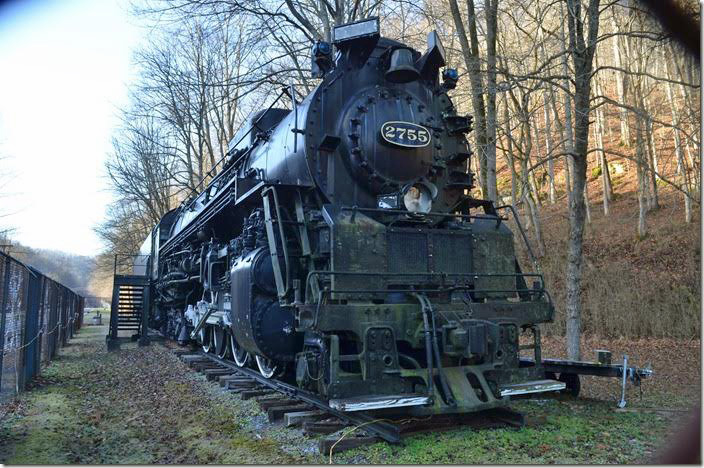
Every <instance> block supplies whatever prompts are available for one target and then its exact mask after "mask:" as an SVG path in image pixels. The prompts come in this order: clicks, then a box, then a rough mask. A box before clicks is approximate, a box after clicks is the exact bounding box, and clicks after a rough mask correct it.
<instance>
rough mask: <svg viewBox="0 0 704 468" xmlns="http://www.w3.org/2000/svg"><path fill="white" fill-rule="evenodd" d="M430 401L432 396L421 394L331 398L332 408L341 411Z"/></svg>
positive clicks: (418, 404) (424, 403) (373, 408)
mask: <svg viewBox="0 0 704 468" xmlns="http://www.w3.org/2000/svg"><path fill="white" fill-rule="evenodd" d="M428 403H430V398H428V397H427V396H420V395H383V396H374V397H356V398H348V399H345V400H342V399H337V400H330V401H329V402H328V404H329V405H330V407H331V408H335V409H336V410H339V411H346V412H351V411H368V410H376V409H386V408H400V407H402V406H420V405H427V404H428Z"/></svg>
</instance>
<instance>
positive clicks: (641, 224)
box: [636, 116, 648, 239]
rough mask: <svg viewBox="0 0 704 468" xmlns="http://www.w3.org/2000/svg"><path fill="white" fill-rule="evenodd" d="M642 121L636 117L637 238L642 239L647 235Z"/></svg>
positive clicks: (646, 184) (639, 117) (646, 183)
mask: <svg viewBox="0 0 704 468" xmlns="http://www.w3.org/2000/svg"><path fill="white" fill-rule="evenodd" d="M643 133H644V132H643V119H642V117H641V116H636V179H637V181H638V238H639V239H644V238H645V236H646V235H647V234H648V232H647V229H646V225H645V216H646V214H647V212H648V208H647V206H646V204H647V201H646V190H647V188H646V187H647V186H648V182H647V180H646V174H645V170H644V166H645V164H646V162H645V150H644V148H643V147H644V141H643V140H644V137H643Z"/></svg>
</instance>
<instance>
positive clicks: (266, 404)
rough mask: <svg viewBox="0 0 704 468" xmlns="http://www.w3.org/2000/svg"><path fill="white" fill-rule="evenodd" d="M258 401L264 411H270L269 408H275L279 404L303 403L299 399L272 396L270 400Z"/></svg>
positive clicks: (292, 404)
mask: <svg viewBox="0 0 704 468" xmlns="http://www.w3.org/2000/svg"><path fill="white" fill-rule="evenodd" d="M257 403H259V406H260V407H261V409H262V410H263V411H269V408H275V407H277V406H294V405H300V404H301V402H300V401H299V400H292V399H290V398H281V399H279V398H270V399H268V400H261V401H257Z"/></svg>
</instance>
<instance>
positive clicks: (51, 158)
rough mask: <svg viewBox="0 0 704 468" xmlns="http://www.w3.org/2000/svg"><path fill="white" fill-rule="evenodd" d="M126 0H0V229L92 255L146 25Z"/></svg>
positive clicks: (32, 242)
mask: <svg viewBox="0 0 704 468" xmlns="http://www.w3.org/2000/svg"><path fill="white" fill-rule="evenodd" d="M128 8H129V3H128V2H127V1H126V0H25V1H13V2H9V3H7V2H0V227H3V226H9V227H12V228H15V231H14V233H13V234H12V238H13V239H14V240H15V241H17V242H20V243H22V244H24V245H28V246H30V247H35V248H47V249H55V250H61V251H64V252H69V253H74V254H80V255H95V254H98V253H99V252H100V251H101V250H103V248H104V246H103V245H102V243H101V241H100V239H99V238H98V236H97V235H96V234H95V233H94V232H93V228H94V227H95V226H96V225H97V224H99V223H100V221H101V220H102V219H103V217H104V214H105V208H106V205H107V204H108V203H109V202H110V201H111V200H112V198H113V196H112V194H111V193H110V192H109V191H108V189H107V187H108V184H107V179H106V173H105V169H104V165H105V159H106V157H107V155H108V154H109V152H110V151H111V136H112V133H113V131H114V129H115V128H116V127H117V126H118V124H119V112H118V109H119V108H120V107H123V106H125V105H126V104H127V103H128V85H129V83H130V81H131V80H133V79H134V76H135V73H136V69H135V66H134V65H133V62H132V51H133V50H134V49H135V48H136V47H137V46H138V45H139V43H140V42H141V41H142V40H143V39H144V35H145V31H144V30H143V29H141V28H140V27H138V26H137V24H136V21H135V20H134V19H133V18H131V17H130V16H129V13H128Z"/></svg>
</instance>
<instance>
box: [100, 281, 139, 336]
mask: <svg viewBox="0 0 704 468" xmlns="http://www.w3.org/2000/svg"><path fill="white" fill-rule="evenodd" d="M148 291H149V278H147V277H146V276H142V275H115V276H114V279H113V290H112V304H111V307H110V331H109V333H108V336H107V337H106V338H107V341H108V347H109V348H110V347H111V345H115V344H116V343H117V342H118V340H119V339H121V338H123V339H124V338H125V337H121V336H119V335H120V332H121V331H130V332H133V333H132V334H131V335H132V336H135V335H140V334H141V328H142V313H143V311H144V305H145V303H146V302H147V301H148V297H147V296H148ZM132 336H130V337H128V339H132Z"/></svg>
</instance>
